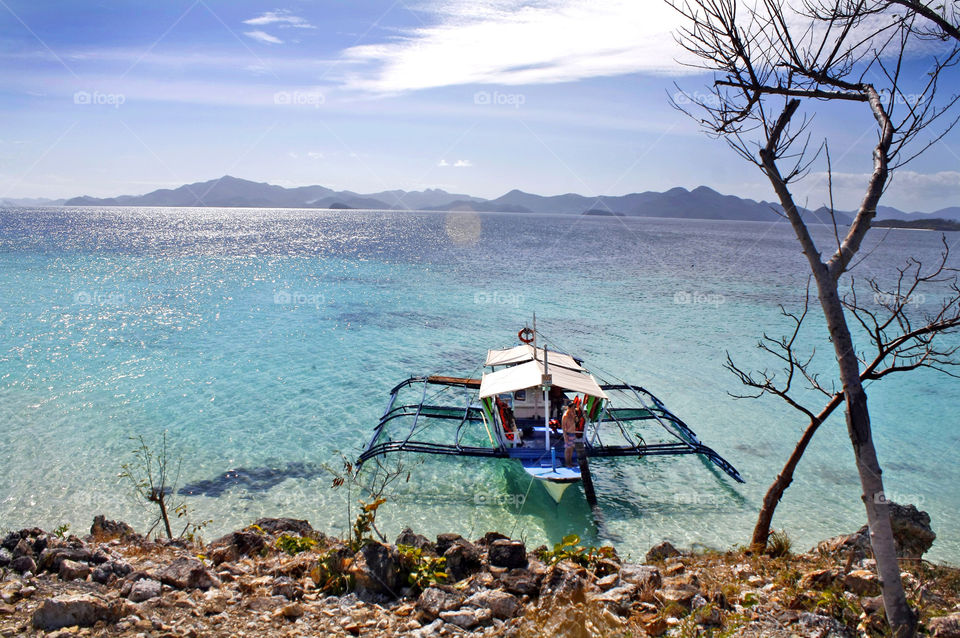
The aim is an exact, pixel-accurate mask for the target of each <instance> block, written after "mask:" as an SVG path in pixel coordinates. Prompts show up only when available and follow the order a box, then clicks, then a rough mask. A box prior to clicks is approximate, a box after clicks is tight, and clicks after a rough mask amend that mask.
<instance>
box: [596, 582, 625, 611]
mask: <svg viewBox="0 0 960 638" xmlns="http://www.w3.org/2000/svg"><path fill="white" fill-rule="evenodd" d="M636 593H637V586H636V585H634V584H632V583H626V584H625V585H621V586H620V587H614V588H613V589H608V590H607V591H605V592H603V593H601V594H595V595H592V596H590V597H589V599H588V601H589V604H595V603H600V604H602V605H605V606H606V607H608V608H610V609H612V610H614V611H616V612H617V613H619V614H626V613H628V612H629V611H630V604H631V603H632V602H633V597H634V595H636Z"/></svg>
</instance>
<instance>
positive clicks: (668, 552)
mask: <svg viewBox="0 0 960 638" xmlns="http://www.w3.org/2000/svg"><path fill="white" fill-rule="evenodd" d="M679 555H680V552H679V551H678V550H677V548H676V547H674V546H673V545H671V544H670V543H669V542H668V541H663V542H662V543H660V544H658V545H654V546H653V547H651V548H650V551H649V552H647V562H648V563H653V562H656V561H658V560H663V559H665V558H670V557H671V556H679Z"/></svg>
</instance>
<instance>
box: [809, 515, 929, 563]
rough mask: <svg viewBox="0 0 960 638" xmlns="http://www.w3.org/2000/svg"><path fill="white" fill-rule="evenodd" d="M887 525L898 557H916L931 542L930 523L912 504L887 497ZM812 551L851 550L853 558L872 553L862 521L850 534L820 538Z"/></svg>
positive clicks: (865, 527) (927, 516)
mask: <svg viewBox="0 0 960 638" xmlns="http://www.w3.org/2000/svg"><path fill="white" fill-rule="evenodd" d="M888 505H889V506H890V526H891V528H892V529H893V540H894V543H895V544H896V548H897V557H898V558H920V557H922V556H923V554H924V552H926V551H927V550H928V549H930V547H931V546H932V545H933V541H934V540H935V539H936V538H937V535H936V534H935V533H934V532H933V529H932V528H931V527H930V515H929V514H927V513H926V512H923V511H920V510H918V509H917V508H916V507H914V506H913V505H899V504H897V503H894V502H893V501H889V502H888ZM814 551H817V552H820V553H826V554H833V553H840V554H842V555H844V556H846V555H847V554H848V553H850V552H853V554H854V556H855V557H856V558H860V559H862V558H864V557H867V556H872V555H873V550H872V548H871V546H870V528H869V527H868V526H866V525H864V526H863V527H861V528H860V529H859V530H857V531H856V532H855V533H853V534H848V535H844V536H835V537H833V538H829V539H827V540H825V541H822V542H821V543H820V544H818V545H817V546H816V548H814Z"/></svg>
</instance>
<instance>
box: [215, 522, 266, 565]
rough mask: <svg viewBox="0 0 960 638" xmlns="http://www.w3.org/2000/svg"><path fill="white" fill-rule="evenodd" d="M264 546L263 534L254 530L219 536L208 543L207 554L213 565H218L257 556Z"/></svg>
mask: <svg viewBox="0 0 960 638" xmlns="http://www.w3.org/2000/svg"><path fill="white" fill-rule="evenodd" d="M266 545H267V541H266V539H265V538H264V537H263V534H261V533H259V532H257V531H254V530H242V531H239V532H232V533H230V534H227V535H226V536H221V537H220V538H218V539H217V540H215V541H213V542H212V543H210V546H209V551H208V554H209V556H210V560H211V561H213V564H214V565H219V564H220V563H224V562H234V561H237V560H240V559H241V558H243V557H244V556H254V555H256V554H259V553H260V552H262V551H263V549H264V548H265V547H266Z"/></svg>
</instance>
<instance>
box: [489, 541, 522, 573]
mask: <svg viewBox="0 0 960 638" xmlns="http://www.w3.org/2000/svg"><path fill="white" fill-rule="evenodd" d="M489 547H490V549H489V550H488V551H487V560H488V561H489V562H490V564H491V565H493V566H495V567H506V568H508V569H512V568H515V567H526V566H527V548H526V546H525V545H524V544H523V541H512V540H510V539H506V538H498V539H496V540H494V541H493V542H492V543H491V544H490V545H489Z"/></svg>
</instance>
